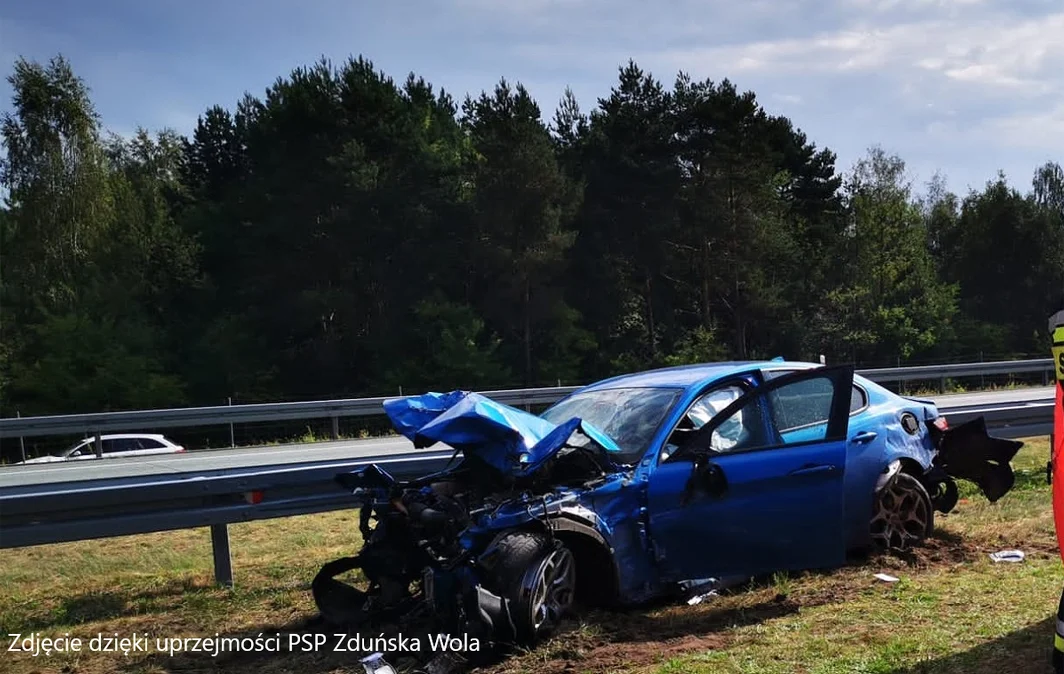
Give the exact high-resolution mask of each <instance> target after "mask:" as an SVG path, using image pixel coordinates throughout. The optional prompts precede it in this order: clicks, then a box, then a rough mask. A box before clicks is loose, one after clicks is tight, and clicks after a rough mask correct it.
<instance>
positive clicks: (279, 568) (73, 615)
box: [0, 439, 1064, 674]
mask: <svg viewBox="0 0 1064 674" xmlns="http://www.w3.org/2000/svg"><path fill="white" fill-rule="evenodd" d="M1047 454H1048V446H1047V443H1046V441H1045V440H1044V439H1034V440H1029V441H1028V444H1027V446H1026V447H1025V448H1024V450H1023V451H1022V452H1021V453H1020V455H1018V457H1017V460H1016V461H1015V462H1014V465H1015V467H1016V469H1017V473H1018V480H1017V486H1016V488H1015V489H1014V490H1013V492H1011V493H1010V494H1009V495H1008V496H1006V497H1005V498H1004V499H1002V501H1000V502H999V503H997V504H994V505H991V504H988V503H986V501H985V499H983V498H982V497H981V496H978V495H972V490H967V493H966V496H971V498H970V499H965V500H962V502H961V503H960V504H959V505H958V508H957V510H956V511H955V512H953V513H950V514H949V515H945V516H943V515H939V516H938V534H937V535H936V537H935V538H933V539H932V540H930V541H929V542H928V544H927V545H926V546H925V547H924V548H922V549H920V550H919V551H918V552H917V553H915V554H913V555H912V556H911V557H910V558H907V559H898V558H894V557H879V558H872V559H867V560H857V561H854V562H853V563H852V564H850V565H849V566H847V567H845V568H843V569H839V570H837V571H834V572H832V573H825V574H796V575H793V576H790V577H787V576H782V575H779V576H776V577H775V578H772V579H768V580H765V581H761V582H758V583H755V584H751V585H750V586H748V587H743V588H738V589H736V590H734V591H731V592H729V593H727V594H726V595H724V596H722V597H719V598H715V599H713V600H711V601H708V602H705V603H703V604H700V605H697V606H686V605H685V606H663V607H659V608H656V609H644V610H639V611H630V612H624V613H594V614H590V615H585V616H583V617H582V619H581V620H579V621H573V622H571V623H569V624H568V625H567V626H566V628H565V630H564V631H563V633H562V634H560V635H559V636H558V637H556V638H555V639H554V640H552V641H551V642H549V643H547V644H545V645H544V646H542V647H540V648H539V649H536V650H535V651H533V652H530V653H520V654H517V655H515V656H514V657H512V658H509V659H507V660H505V661H503V662H500V663H498V664H496V665H493V666H492V667H490V668H487V669H483V670H481V671H482V672H485V674H517V673H519V672H533V673H538V672H544V673H545V672H566V673H571V674H577V673H580V672H595V673H605V672H620V673H624V674H634V673H636V672H638V673H640V674H644V673H645V674H673V673H677V674H678V673H681V672H693V673H695V674H702V673H707V674H708V673H717V672H721V673H725V674H730V673H735V674H740V673H741V674H746V673H750V674H753V673H758V674H760V673H766V674H774V673H777V672H778V673H779V674H791V673H804V674H836V673H837V674H854V673H867V674H924V673H926V674H930V673H943V674H945V673H951V674H952V673H956V674H960V673H964V674H1027V673H1030V674H1039V673H1042V672H1049V671H1050V669H1049V667H1048V657H1049V648H1050V646H1051V643H1052V635H1053V626H1054V615H1055V611H1056V603H1057V599H1058V597H1059V596H1060V590H1061V586H1062V584H1064V568H1062V567H1061V563H1060V558H1059V556H1058V553H1057V546H1056V539H1055V537H1054V534H1053V518H1052V514H1051V511H1050V490H1049V487H1048V486H1047V485H1046V484H1045V476H1044V469H1043V466H1044V463H1045V458H1046V456H1047ZM230 529H231V539H232V549H233V564H234V568H235V573H236V583H237V585H236V587H235V588H234V589H232V590H225V589H220V588H215V587H213V586H212V584H211V553H210V550H211V547H210V538H209V534H208V532H207V530H192V531H178V532H168V533H160V534H150V535H143V536H128V537H123V538H114V539H107V540H102V541H84V542H78V543H65V544H58V545H51V546H41V547H36V548H27V549H19V550H4V551H3V552H0V626H2V627H3V634H14V633H22V634H23V635H28V634H29V633H31V632H35V633H39V634H41V635H44V636H51V637H57V636H58V637H61V636H63V635H64V634H69V635H70V637H80V638H82V639H83V652H81V653H54V654H52V655H50V656H48V655H40V656H37V657H33V656H31V655H29V654H25V653H10V652H7V649H8V647H9V645H10V643H11V638H6V639H5V642H4V652H3V653H2V654H0V672H11V673H12V674H29V673H30V672H42V673H43V672H63V673H64V674H65V673H74V672H85V673H90V674H95V673H98V672H128V673H145V674H146V673H149V672H182V673H185V672H210V671H218V670H222V671H230V672H246V673H248V674H250V673H251V672H256V673H258V674H272V673H275V672H288V671H298V672H308V673H324V672H353V673H354V672H357V673H361V672H362V667H361V666H360V665H359V664H358V663H357V662H356V659H355V656H354V655H353V654H348V653H333V652H331V650H330V649H322V650H320V651H317V652H309V653H303V652H298V651H297V652H289V651H288V650H287V649H286V648H285V646H286V645H287V644H286V643H285V644H282V649H283V650H284V651H285V652H282V653H239V654H221V655H219V656H217V657H214V656H212V655H209V654H203V653H185V654H180V653H178V654H176V655H173V656H171V655H169V654H165V653H163V654H161V653H157V652H148V653H143V652H141V653H130V654H129V655H124V654H122V653H117V654H116V653H113V652H111V653H96V652H84V650H87V648H88V643H89V639H90V638H91V637H93V636H95V635H97V634H99V633H103V634H104V635H112V634H114V633H118V635H119V636H132V635H133V634H134V633H136V634H139V635H144V634H148V635H149V636H150V639H151V640H152V641H150V642H149V643H152V644H154V641H153V640H154V639H155V638H156V637H159V638H170V637H197V636H198V637H210V636H214V635H215V634H216V633H217V634H221V635H238V636H250V637H255V636H256V635H258V634H259V633H260V632H261V633H264V634H273V633H275V632H278V631H280V632H282V633H283V632H291V631H298V630H301V629H303V626H304V624H305V622H306V621H307V620H308V619H309V618H310V617H312V616H313V614H314V605H313V600H312V599H311V597H310V594H309V584H310V580H311V578H312V577H313V576H314V574H315V573H316V572H317V570H318V568H319V567H320V566H321V564H322V563H324V562H326V561H329V560H331V559H334V558H336V557H340V556H343V555H346V554H351V553H352V552H354V549H355V545H356V544H357V518H356V513H354V512H337V513H328V514H324V515H314V516H306V517H300V518H289V519H281V520H272V521H261V522H252V523H246V524H239V525H234V526H232V527H231V528H230ZM0 535H3V534H2V532H0ZM1005 548H1019V549H1021V550H1024V551H1025V552H1026V553H1027V559H1026V561H1025V562H1023V563H1020V564H995V563H992V562H991V561H990V560H989V558H988V556H987V553H990V552H994V551H997V550H1000V549H1005ZM880 571H884V572H887V573H891V574H893V575H895V576H898V577H899V578H901V581H900V582H898V583H894V584H889V583H884V582H882V581H879V580H876V579H875V578H874V577H873V574H875V573H877V572H880ZM150 650H154V648H151V649H150Z"/></svg>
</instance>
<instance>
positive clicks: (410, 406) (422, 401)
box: [384, 391, 621, 477]
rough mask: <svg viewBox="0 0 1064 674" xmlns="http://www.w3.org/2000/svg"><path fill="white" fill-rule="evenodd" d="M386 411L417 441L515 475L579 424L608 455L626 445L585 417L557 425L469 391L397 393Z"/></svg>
mask: <svg viewBox="0 0 1064 674" xmlns="http://www.w3.org/2000/svg"><path fill="white" fill-rule="evenodd" d="M384 411H385V413H386V414H387V415H388V418H389V419H391V421H392V425H393V426H394V427H395V429H396V430H397V431H398V432H399V433H401V434H402V435H404V436H405V437H407V438H409V439H410V440H411V441H412V442H413V443H414V446H415V447H417V448H419V449H420V448H424V447H430V446H432V445H434V444H436V443H437V442H442V443H444V444H446V445H449V446H451V447H453V448H454V449H456V450H459V451H461V452H462V453H463V454H464V455H466V456H476V457H477V458H479V459H480V460H482V461H484V462H485V463H487V464H489V465H491V466H492V467H494V468H496V469H497V470H499V471H501V472H503V473H505V474H508V475H512V476H514V477H521V476H525V475H529V474H531V473H533V472H534V471H535V470H537V469H538V468H539V467H540V466H542V465H543V464H544V463H546V462H547V461H548V460H550V458H551V457H553V456H554V455H555V454H557V453H558V452H559V451H560V450H561V449H562V448H563V447H565V445H566V444H567V442H568V441H569V438H570V437H571V436H572V435H573V433H574V432H576V431H577V430H578V429H579V430H580V432H581V433H582V434H583V435H585V436H586V437H587V438H589V439H590V440H591V441H592V442H593V444H595V445H597V446H598V448H599V449H600V451H602V452H603V454H604V456H605V457H606V458H607V459H610V456H609V455H610V454H613V453H619V452H620V451H621V450H620V448H619V447H618V446H617V443H615V442H614V441H613V440H612V439H611V438H609V436H607V435H606V434H604V433H603V432H602V431H600V430H598V429H597V428H595V427H594V426H592V425H591V424H588V423H585V422H583V421H582V420H580V419H577V418H574V419H570V420H569V421H567V422H565V423H564V424H561V425H558V426H556V425H554V424H552V423H551V422H549V421H547V420H545V419H541V418H539V417H537V416H535V415H534V414H529V413H528V412H525V411H523V410H519V409H517V408H516V407H510V406H509V405H503V404H502V403H498V402H495V401H494V400H491V399H490V398H486V397H484V396H482V395H480V394H479V393H470V392H468V391H452V392H450V393H425V394H423V395H418V396H409V397H404V398H392V399H389V400H385V401H384ZM610 461H611V462H612V459H610Z"/></svg>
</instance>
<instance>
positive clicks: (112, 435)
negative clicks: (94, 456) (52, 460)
mask: <svg viewBox="0 0 1064 674" xmlns="http://www.w3.org/2000/svg"><path fill="white" fill-rule="evenodd" d="M127 438H151V439H152V440H166V436H163V435H159V434H157V433H108V434H106V435H101V436H100V439H101V440H124V439H127ZM86 440H95V438H94V437H92V436H90V437H87V438H82V439H81V441H80V442H85V441H86Z"/></svg>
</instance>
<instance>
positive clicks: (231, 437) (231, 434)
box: [229, 396, 236, 447]
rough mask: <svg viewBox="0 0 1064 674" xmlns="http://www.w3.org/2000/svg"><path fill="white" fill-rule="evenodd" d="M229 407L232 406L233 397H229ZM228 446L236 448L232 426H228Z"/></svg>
mask: <svg viewBox="0 0 1064 674" xmlns="http://www.w3.org/2000/svg"><path fill="white" fill-rule="evenodd" d="M229 406H230V407H232V406H233V396H229ZM229 446H230V447H236V436H234V435H233V424H232V423H230V424H229Z"/></svg>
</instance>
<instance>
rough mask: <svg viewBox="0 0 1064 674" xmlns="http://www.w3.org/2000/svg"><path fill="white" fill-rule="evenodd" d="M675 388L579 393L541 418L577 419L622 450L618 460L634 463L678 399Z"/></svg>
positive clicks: (648, 444)
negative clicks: (608, 437) (600, 432)
mask: <svg viewBox="0 0 1064 674" xmlns="http://www.w3.org/2000/svg"><path fill="white" fill-rule="evenodd" d="M681 392H682V391H681V389H676V388H615V389H603V390H599V391H588V392H587V393H578V394H576V395H573V396H570V397H569V398H567V399H565V400H563V401H561V402H560V403H558V404H557V405H555V406H554V407H552V408H550V409H549V410H547V411H546V412H544V413H543V414H541V415H540V416H541V417H542V418H544V419H546V420H547V421H549V422H551V423H553V424H563V423H565V422H566V421H568V420H569V419H572V418H573V417H579V418H581V419H583V420H584V421H586V422H588V423H589V424H591V425H592V426H594V427H596V428H598V429H599V430H600V431H602V432H603V433H605V434H606V435H608V436H610V437H611V438H612V439H613V440H614V442H616V443H617V445H618V446H619V447H620V448H621V454H620V456H619V457H617V458H618V460H619V461H620V462H621V463H635V462H637V461H639V459H640V458H641V457H642V456H643V454H644V453H645V452H646V450H647V448H648V447H649V446H650V440H651V438H652V437H653V436H654V432H655V431H656V430H658V427H659V426H660V425H661V422H662V420H663V419H664V418H665V415H666V414H667V413H668V411H669V410H670V409H671V408H672V406H673V404H674V403H675V402H676V399H677V398H679V397H680V393H681Z"/></svg>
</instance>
